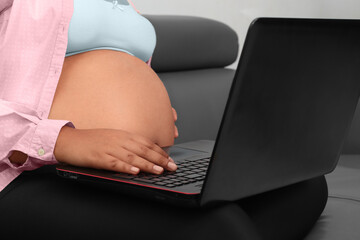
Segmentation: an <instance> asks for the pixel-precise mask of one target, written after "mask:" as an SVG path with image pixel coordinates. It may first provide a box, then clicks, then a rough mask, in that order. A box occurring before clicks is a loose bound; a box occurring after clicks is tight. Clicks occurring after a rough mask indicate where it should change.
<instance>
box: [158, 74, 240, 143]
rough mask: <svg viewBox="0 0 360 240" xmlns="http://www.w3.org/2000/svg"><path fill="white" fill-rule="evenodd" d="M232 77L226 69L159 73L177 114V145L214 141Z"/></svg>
mask: <svg viewBox="0 0 360 240" xmlns="http://www.w3.org/2000/svg"><path fill="white" fill-rule="evenodd" d="M234 74H235V71H234V70H232V69H226V68H225V69H224V68H213V69H204V70H192V71H182V72H172V73H160V74H159V77H160V79H161V80H162V81H163V83H164V85H165V87H166V89H167V91H168V93H169V97H170V100H171V104H172V106H173V107H174V108H175V109H176V111H177V113H178V121H177V122H176V126H177V127H178V129H179V138H177V139H176V143H182V142H187V141H193V140H201V139H208V140H215V138H216V135H217V132H218V130H219V126H220V122H221V118H222V114H223V112H224V109H225V105H226V101H227V98H228V94H229V90H230V87H231V83H232V81H233V78H234Z"/></svg>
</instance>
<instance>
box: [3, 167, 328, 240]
mask: <svg viewBox="0 0 360 240" xmlns="http://www.w3.org/2000/svg"><path fill="white" fill-rule="evenodd" d="M323 179H324V178H323V177H322V178H318V179H314V180H310V181H306V182H304V183H299V184H296V185H293V186H290V187H287V188H282V189H279V190H276V191H272V192H269V193H265V194H261V195H257V196H254V197H251V198H248V199H244V200H241V201H238V202H237V203H230V204H226V205H223V206H219V207H216V208H212V209H207V210H202V209H186V208H180V207H173V206H168V205H165V204H161V203H157V202H149V201H145V200H143V199H137V198H133V197H130V196H126V195H123V194H121V193H119V192H117V191H116V190H114V191H112V190H110V189H102V188H100V187H98V186H94V185H90V184H84V183H81V182H76V181H70V180H66V179H62V178H60V177H58V176H57V175H56V172H55V168H54V166H44V167H42V168H40V169H38V170H35V171H32V172H24V173H23V174H22V175H20V176H19V177H18V178H17V179H16V180H15V181H13V182H12V183H11V184H10V185H9V186H8V187H7V188H5V189H4V191H3V192H1V193H0V214H1V218H0V219H1V222H2V223H1V225H0V226H1V227H0V228H3V229H2V233H1V234H2V236H4V234H6V235H12V238H21V237H28V236H29V235H33V236H37V238H38V239H45V238H49V237H50V238H51V239H64V238H69V237H70V238H81V239H96V238H108V237H116V238H122V239H140V238H141V239H142V238H145V237H147V238H149V237H150V238H152V237H154V238H157V239H169V238H171V239H199V238H200V239H219V238H222V239H246V240H248V239H249V240H252V239H260V237H259V236H260V235H261V236H263V237H264V238H263V239H278V240H280V239H300V238H299V237H301V236H304V235H305V234H306V233H307V232H308V231H309V230H310V229H311V227H312V225H313V224H314V223H315V221H316V220H317V218H318V217H319V215H320V214H321V212H322V210H323V207H324V205H325V202H326V200H324V199H323V198H324V193H325V192H324V187H325V190H326V182H325V181H324V180H323ZM324 183H325V185H324ZM319 193H320V194H319ZM326 197H327V192H326Z"/></svg>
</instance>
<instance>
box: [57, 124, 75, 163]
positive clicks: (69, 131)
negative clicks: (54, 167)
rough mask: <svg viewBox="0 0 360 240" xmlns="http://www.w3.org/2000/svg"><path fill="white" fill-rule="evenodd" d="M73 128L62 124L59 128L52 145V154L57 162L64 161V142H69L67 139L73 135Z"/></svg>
mask: <svg viewBox="0 0 360 240" xmlns="http://www.w3.org/2000/svg"><path fill="white" fill-rule="evenodd" d="M74 130H76V129H74V128H72V127H69V126H64V127H62V128H61V130H60V132H59V135H58V138H57V140H56V143H55V147H54V156H55V158H56V160H57V161H58V162H64V161H65V159H66V157H65V156H64V151H63V150H64V148H65V144H69V141H70V140H71V139H72V137H73V133H74Z"/></svg>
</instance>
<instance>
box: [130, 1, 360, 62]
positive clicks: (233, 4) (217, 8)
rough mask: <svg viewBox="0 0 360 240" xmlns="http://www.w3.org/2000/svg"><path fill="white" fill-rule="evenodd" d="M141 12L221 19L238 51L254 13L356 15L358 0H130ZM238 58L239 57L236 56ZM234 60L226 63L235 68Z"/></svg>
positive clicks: (259, 14)
mask: <svg viewBox="0 0 360 240" xmlns="http://www.w3.org/2000/svg"><path fill="white" fill-rule="evenodd" d="M132 2H133V3H134V4H135V6H136V8H138V10H140V12H141V13H143V14H166V15H190V16H199V17H206V18H211V19H214V20H218V21H221V22H223V23H226V24H227V25H229V26H230V27H231V28H232V29H234V30H235V31H236V32H237V34H238V36H239V44H240V52H239V55H240V53H241V49H242V46H243V42H244V40H245V36H246V32H247V29H248V26H249V24H250V23H251V21H252V20H253V19H254V18H256V17H305V18H352V19H358V18H360V0H132ZM238 59H239V57H238ZM237 63H238V60H237V61H236V62H235V63H234V64H232V65H230V66H229V68H233V69H235V68H236V67H237Z"/></svg>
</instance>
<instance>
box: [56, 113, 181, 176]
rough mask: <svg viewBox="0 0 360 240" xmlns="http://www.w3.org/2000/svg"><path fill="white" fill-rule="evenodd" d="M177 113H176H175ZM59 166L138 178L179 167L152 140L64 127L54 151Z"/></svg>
mask: <svg viewBox="0 0 360 240" xmlns="http://www.w3.org/2000/svg"><path fill="white" fill-rule="evenodd" d="M175 113H176V112H175ZM54 155H55V158H56V159H57V160H58V161H59V162H63V163H67V164H70V165H74V166H80V167H90V168H96V169H105V170H110V171H116V172H124V173H130V174H137V173H139V171H144V172H149V173H153V174H161V173H162V172H163V171H164V169H166V170H169V171H175V170H176V169H177V166H176V165H175V163H174V161H173V160H172V159H171V158H169V155H168V154H167V153H166V152H165V151H164V150H163V149H161V147H159V146H158V145H156V144H155V143H153V142H152V141H151V140H149V139H147V138H145V137H143V136H140V135H136V134H132V133H129V132H126V131H122V130H117V129H75V128H71V127H68V126H64V127H63V128H62V129H61V131H60V133H59V136H58V139H57V141H56V145H55V149H54Z"/></svg>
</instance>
